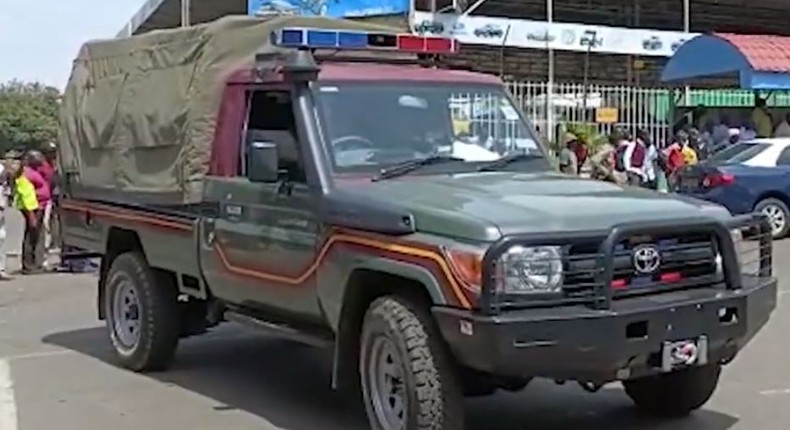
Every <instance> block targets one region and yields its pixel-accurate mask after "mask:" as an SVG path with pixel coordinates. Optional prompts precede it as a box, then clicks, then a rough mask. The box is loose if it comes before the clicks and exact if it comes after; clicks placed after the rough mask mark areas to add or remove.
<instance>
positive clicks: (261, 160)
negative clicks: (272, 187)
mask: <svg viewBox="0 0 790 430" xmlns="http://www.w3.org/2000/svg"><path fill="white" fill-rule="evenodd" d="M279 170H280V168H279V165H278V158H277V145H275V144H274V142H266V141H254V142H251V143H250V146H249V148H248V150H247V178H248V179H249V180H250V181H252V182H277V181H278V180H279V179H280V172H279Z"/></svg>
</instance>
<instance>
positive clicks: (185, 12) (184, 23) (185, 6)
mask: <svg viewBox="0 0 790 430" xmlns="http://www.w3.org/2000/svg"><path fill="white" fill-rule="evenodd" d="M191 11H192V0H181V27H189V26H190V25H191V22H192V17H191V16H190V12H191Z"/></svg>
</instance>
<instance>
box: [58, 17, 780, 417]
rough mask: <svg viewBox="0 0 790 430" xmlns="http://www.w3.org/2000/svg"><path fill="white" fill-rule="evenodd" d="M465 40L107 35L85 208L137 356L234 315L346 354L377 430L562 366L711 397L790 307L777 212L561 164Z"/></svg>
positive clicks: (327, 25) (103, 312)
mask: <svg viewBox="0 0 790 430" xmlns="http://www.w3.org/2000/svg"><path fill="white" fill-rule="evenodd" d="M455 50H457V44H456V42H455V41H453V40H448V39H441V38H435V37H423V36H415V35H408V34H407V35H402V34H395V33H393V32H392V31H391V30H390V29H388V28H382V27H378V26H373V25H370V24H362V23H357V22H348V21H335V20H329V19H324V18H304V17H277V18H271V19H253V18H246V17H229V18H223V19H220V20H218V21H215V22H212V23H208V24H204V25H200V26H196V27H192V28H189V29H176V30H164V31H155V32H151V33H148V34H145V35H141V36H134V37H131V38H127V39H117V40H111V41H98V42H90V43H88V44H86V45H85V47H84V48H83V49H82V50H81V52H80V54H79V56H78V58H77V59H76V61H75V63H74V69H73V72H72V77H71V79H70V82H69V84H68V87H67V89H66V92H65V95H64V99H63V111H62V115H61V128H62V130H61V138H60V145H59V151H60V168H61V169H62V172H63V175H62V176H63V177H64V181H65V183H64V192H65V193H66V198H65V199H64V201H63V203H62V206H61V208H60V210H61V211H62V212H61V217H62V222H63V225H64V234H65V241H66V243H67V244H68V245H71V246H76V247H79V248H82V249H85V250H87V251H90V252H94V253H98V254H101V255H102V257H103V258H102V264H101V271H100V277H99V282H98V289H97V293H98V313H99V316H100V318H101V319H104V320H106V323H107V329H108V330H107V332H108V337H109V339H110V341H111V343H112V345H113V347H114V350H115V352H116V353H117V358H118V360H119V362H120V363H121V364H122V365H123V366H125V367H127V368H129V369H132V370H134V371H148V370H156V369H163V368H166V367H167V366H169V365H170V364H171V362H172V361H173V358H174V354H175V351H176V346H177V344H178V342H179V339H181V338H183V337H186V336H192V335H197V334H201V333H204V332H206V331H208V330H211V328H212V327H214V326H216V325H217V324H220V323H222V322H224V321H233V322H237V323H241V324H245V325H247V326H250V327H254V328H257V329H260V330H263V331H266V332H268V333H271V334H274V335H276V336H282V337H285V338H289V339H292V340H295V341H299V342H305V343H308V344H311V345H315V346H319V347H324V348H331V349H332V350H333V351H334V367H333V372H332V383H333V386H334V387H336V388H349V389H351V390H359V391H360V392H361V393H362V396H361V397H362V399H363V401H364V405H365V408H366V410H367V414H368V417H369V421H370V425H371V427H372V428H374V429H386V430H390V429H410V430H411V429H445V430H455V429H461V428H463V426H464V414H463V410H462V398H463V397H464V396H472V395H486V394H491V393H494V392H495V391H496V390H498V389H504V390H510V391H515V390H520V389H522V388H524V387H525V386H526V385H527V383H528V382H529V381H530V380H531V379H533V378H536V377H541V378H550V379H553V380H556V381H557V382H564V381H576V382H578V383H579V384H581V386H582V387H584V388H585V389H587V390H589V391H593V392H594V391H596V390H598V389H599V388H601V387H602V386H603V385H604V384H606V383H610V382H615V381H619V382H621V383H622V384H623V385H624V386H625V390H626V392H627V394H628V395H629V396H630V397H631V398H632V399H633V400H634V402H635V404H636V405H637V406H638V407H639V408H641V409H642V410H644V411H646V412H649V413H653V414H658V415H661V416H676V415H684V414H687V413H689V412H691V411H693V410H695V409H697V408H699V407H701V406H702V405H703V404H704V403H705V402H706V401H707V400H708V398H709V397H710V396H711V394H712V393H713V392H714V389H715V388H716V385H717V382H718V379H719V375H720V372H721V369H722V366H723V365H725V364H727V363H729V362H730V361H732V360H733V359H734V358H735V356H736V355H737V353H738V351H739V350H740V349H742V348H743V347H744V346H745V345H746V343H747V342H748V341H749V340H750V339H751V338H752V337H753V336H754V335H755V333H757V331H759V330H760V329H761V328H762V327H763V326H764V325H765V324H766V322H767V321H768V319H769V317H770V315H771V313H772V311H773V310H774V308H775V306H776V295H777V281H776V279H774V278H773V277H772V262H771V253H772V243H771V238H770V235H769V234H766V232H767V231H768V230H767V224H766V222H765V220H764V219H762V218H760V217H759V216H745V217H732V216H731V215H730V214H729V213H728V212H727V211H726V210H725V209H723V208H721V207H719V206H716V205H711V204H708V203H705V202H701V201H697V200H692V199H685V198H682V197H680V196H673V195H668V194H661V193H655V192H652V191H648V190H643V189H634V188H627V187H620V186H616V185H614V184H610V183H605V182H597V181H591V180H585V179H581V178H577V177H570V176H565V175H562V174H560V173H558V172H556V170H555V168H553V167H552V163H550V162H549V160H548V158H547V156H546V151H545V149H544V147H543V145H542V144H541V143H540V142H539V140H538V138H537V137H536V135H535V132H534V130H533V128H532V127H531V126H530V125H529V124H528V123H527V122H526V121H525V119H524V117H523V116H522V114H521V113H520V112H519V110H518V108H517V107H516V106H515V105H514V103H513V99H512V98H511V96H510V95H509V94H508V93H507V92H506V90H505V88H504V87H503V85H502V83H501V82H500V81H499V80H498V79H496V78H494V77H492V76H488V75H484V74H478V73H471V72H466V71H457V70H448V69H446V68H442V67H441V62H440V60H441V59H440V58H439V56H438V55H437V54H441V55H442V56H444V55H451V54H452V52H454V51H455ZM480 112H484V113H485V114H483V115H481V114H480ZM464 121H467V122H473V124H469V123H467V124H466V125H464Z"/></svg>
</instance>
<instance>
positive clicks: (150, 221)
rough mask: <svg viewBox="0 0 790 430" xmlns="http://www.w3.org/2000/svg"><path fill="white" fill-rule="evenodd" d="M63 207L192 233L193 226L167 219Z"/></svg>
mask: <svg viewBox="0 0 790 430" xmlns="http://www.w3.org/2000/svg"><path fill="white" fill-rule="evenodd" d="M62 207H63V209H66V210H73V211H78V212H90V213H92V214H96V215H99V216H102V215H103V216H106V217H110V218H116V219H122V220H126V221H132V222H142V223H146V224H155V225H160V226H163V227H169V228H173V229H176V230H183V231H192V225H191V224H186V223H180V222H175V221H168V220H165V219H161V218H157V217H155V216H153V217H141V216H137V215H128V214H124V213H121V212H116V211H109V210H103V209H96V208H91V207H87V208H85V207H80V206H75V205H69V204H64V205H63V206H62Z"/></svg>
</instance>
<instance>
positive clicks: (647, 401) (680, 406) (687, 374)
mask: <svg viewBox="0 0 790 430" xmlns="http://www.w3.org/2000/svg"><path fill="white" fill-rule="evenodd" d="M720 375H721V366H720V365H718V364H709V365H706V366H701V367H691V368H688V369H683V370H680V371H677V372H674V373H667V374H661V375H656V376H649V377H646V378H639V379H633V380H630V381H624V382H623V385H624V386H625V392H626V394H628V397H630V398H631V400H633V401H634V403H635V404H636V407H637V408H638V409H639V410H640V411H642V412H644V413H646V414H648V415H652V416H657V417H669V418H672V417H682V416H685V415H688V414H690V413H691V412H692V411H694V410H696V409H699V408H701V407H702V405H704V404H705V403H707V401H708V400H709V399H710V398H711V396H712V395H713V392H714V391H715V390H716V386H717V385H718V383H719V376H720Z"/></svg>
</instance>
